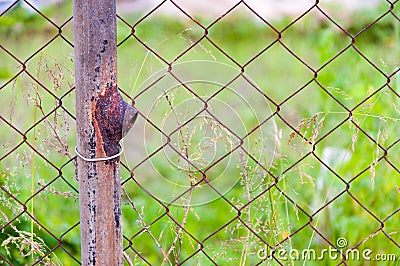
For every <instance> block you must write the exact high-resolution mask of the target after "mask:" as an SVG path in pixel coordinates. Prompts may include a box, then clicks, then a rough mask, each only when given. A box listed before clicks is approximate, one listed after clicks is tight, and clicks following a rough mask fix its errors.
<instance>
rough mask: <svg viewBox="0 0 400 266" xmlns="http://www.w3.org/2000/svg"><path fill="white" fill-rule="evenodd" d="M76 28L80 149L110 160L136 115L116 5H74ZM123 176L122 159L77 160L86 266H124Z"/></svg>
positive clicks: (102, 2)
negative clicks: (127, 98) (122, 82)
mask: <svg viewBox="0 0 400 266" xmlns="http://www.w3.org/2000/svg"><path fill="white" fill-rule="evenodd" d="M74 28H75V81H76V120H77V121H76V123H77V137H78V140H77V146H78V150H79V152H80V153H81V154H82V155H83V156H84V157H86V158H92V159H93V158H104V157H109V156H112V155H115V154H117V153H118V151H119V145H118V144H119V141H120V140H121V138H122V137H123V136H124V134H125V133H126V130H128V129H129V128H128V127H130V126H132V124H133V123H134V121H135V119H136V115H137V112H136V110H135V109H134V108H133V107H132V106H130V105H129V104H127V103H126V102H124V101H123V99H122V97H121V95H120V94H119V92H118V86H117V59H116V58H117V50H116V49H117V47H116V3H115V0H114V1H107V0H100V1H85V0H74ZM124 127H125V129H124ZM119 173H120V169H119V158H115V159H112V160H107V161H98V162H88V161H85V160H83V159H81V158H79V159H78V179H79V201H80V211H81V224H80V227H81V244H82V246H81V251H82V256H81V257H82V265H123V252H122V228H121V193H120V185H121V184H120V176H119Z"/></svg>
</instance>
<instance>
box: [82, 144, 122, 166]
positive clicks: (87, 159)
mask: <svg viewBox="0 0 400 266" xmlns="http://www.w3.org/2000/svg"><path fill="white" fill-rule="evenodd" d="M118 145H119V152H118V153H117V154H115V155H113V156H109V157H103V158H86V157H85V156H83V155H82V154H80V153H79V152H78V146H75V153H76V155H78V156H79V157H80V158H81V159H82V160H84V161H86V162H101V161H108V160H111V159H114V158H117V157H119V156H121V154H122V153H123V152H124V147H122V145H121V144H120V143H119V144H118Z"/></svg>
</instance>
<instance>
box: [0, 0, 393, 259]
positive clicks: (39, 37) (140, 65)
mask: <svg viewBox="0 0 400 266" xmlns="http://www.w3.org/2000/svg"><path fill="white" fill-rule="evenodd" d="M249 2H251V1H249ZM249 2H248V1H237V3H236V4H233V5H232V6H230V7H229V8H227V9H226V10H225V12H224V13H223V14H220V15H218V16H215V18H214V17H213V16H211V15H210V16H202V17H200V16H199V17H197V16H194V15H192V14H191V13H190V12H189V11H187V9H186V8H185V6H184V5H182V4H180V2H179V1H160V3H159V4H158V5H156V6H154V7H152V8H151V9H149V10H147V11H146V12H144V13H143V14H141V15H140V16H139V15H132V14H128V13H125V12H122V13H120V14H119V15H118V57H119V59H118V60H119V61H118V68H119V81H120V82H119V85H120V90H121V93H122V94H123V95H124V97H125V99H126V100H128V101H132V102H133V103H134V105H135V107H136V108H137V109H138V111H139V118H138V121H137V124H136V125H135V126H134V128H133V129H132V131H131V132H130V133H129V134H128V135H127V136H126V137H125V139H124V140H123V146H124V149H125V153H124V156H123V158H121V164H122V166H121V180H122V197H123V208H122V212H123V218H122V220H123V232H124V243H123V248H124V259H125V263H126V265H160V264H165V265H181V264H185V265H194V264H197V265H211V264H213V265H219V264H221V265H224V264H226V263H234V264H235V265H236V264H237V265H260V264H266V265H285V264H287V263H288V262H290V263H303V261H306V260H308V261H309V262H310V263H321V261H324V262H326V263H327V265H330V264H332V265H340V264H342V265H353V264H358V263H360V262H359V261H358V260H360V259H361V260H363V259H364V260H366V257H365V256H364V255H365V250H371V252H370V253H368V254H367V255H368V258H369V259H370V260H375V261H376V260H378V257H377V255H379V256H380V257H379V258H380V260H382V261H383V260H386V261H387V262H388V263H393V265H395V264H396V262H395V260H396V259H398V258H399V256H400V255H399V253H398V252H399V247H400V238H399V226H398V222H397V221H398V218H399V210H400V208H399V193H400V188H399V181H400V171H399V168H398V167H399V165H398V162H399V159H400V158H399V154H400V153H399V145H400V144H399V141H400V138H399V135H400V134H399V133H400V132H399V129H400V127H399V119H400V118H399V113H400V111H399V110H400V108H399V103H400V96H399V88H400V82H399V79H398V76H399V63H398V58H399V56H400V54H399V53H400V46H399V41H400V40H399V38H400V37H399V36H400V24H399V22H400V18H399V16H400V13H399V10H400V4H399V3H398V1H389V0H387V1H381V2H382V3H381V5H380V6H379V8H378V7H377V8H376V9H374V10H373V11H365V12H362V13H357V14H358V15H357V16H356V17H347V18H341V17H340V16H338V14H335V13H331V12H329V11H328V9H325V8H324V7H323V6H321V4H320V3H319V2H320V1H316V2H315V3H312V4H308V5H307V8H305V9H304V10H303V11H301V14H300V15H296V16H286V17H285V18H282V19H281V20H279V21H275V20H268V19H265V18H264V17H263V16H262V15H259V13H258V11H259V10H257V9H256V8H255V7H254V6H253V5H252V4H251V3H249ZM57 5H58V6H56V7H51V8H50V7H49V8H46V7H42V8H38V7H36V6H35V5H34V4H33V2H30V1H15V2H12V1H10V2H6V4H3V3H2V11H1V14H0V22H1V36H2V37H1V39H0V54H1V62H0V95H1V97H0V101H1V105H2V106H1V108H0V128H1V131H0V134H1V144H2V149H1V153H0V188H1V190H0V191H1V192H0V195H1V208H0V212H1V213H0V217H1V218H0V221H1V223H0V228H1V233H0V242H1V248H0V261H2V264H4V265H26V264H29V265H79V264H80V242H79V241H80V237H79V200H78V199H79V197H78V182H77V180H76V176H75V169H76V156H75V154H74V147H75V143H76V140H75V121H74V120H75V106H74V105H75V94H74V81H73V43H74V40H73V17H72V16H71V14H72V5H71V3H69V2H68V3H58V4H57ZM4 6H5V7H4ZM21 6H23V7H24V8H22V7H21ZM166 6H168V8H169V9H173V10H175V13H179V14H180V15H179V18H178V19H176V20H173V19H171V18H166V17H164V16H157V14H158V13H160V12H161V10H162V9H164V8H166ZM210 8H212V7H210ZM122 11H123V10H122ZM243 14H245V16H243ZM349 21H350V22H349ZM329 249H333V250H334V251H335V252H334V253H335V254H336V255H335V256H328V255H327V253H324V250H325V251H327V250H329ZM356 251H358V252H359V253H357V252H356ZM324 254H326V255H325V256H324ZM355 254H356V255H357V254H358V255H359V257H358V259H357V257H354V256H355ZM360 254H361V255H360ZM363 256H364V257H363ZM396 256H397V257H396ZM360 257H361V258H360ZM371 265H374V264H371ZM388 265H390V264H388Z"/></svg>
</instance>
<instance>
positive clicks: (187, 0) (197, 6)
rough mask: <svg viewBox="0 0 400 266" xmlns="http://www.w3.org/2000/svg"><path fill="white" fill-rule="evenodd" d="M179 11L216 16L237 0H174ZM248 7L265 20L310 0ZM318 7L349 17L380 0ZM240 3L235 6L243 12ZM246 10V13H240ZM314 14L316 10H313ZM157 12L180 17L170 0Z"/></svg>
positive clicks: (133, 4)
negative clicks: (239, 6)
mask: <svg viewBox="0 0 400 266" xmlns="http://www.w3.org/2000/svg"><path fill="white" fill-rule="evenodd" d="M161 2H162V1H160V0H133V1H132V0H118V1H117V3H118V11H119V12H120V13H130V12H146V11H147V12H148V11H150V10H152V9H153V8H154V7H156V6H157V5H158V4H159V3H161ZM174 2H175V3H176V4H177V5H179V6H180V7H181V8H182V9H183V10H185V11H186V12H188V13H189V14H190V15H192V16H204V15H207V16H213V17H218V16H220V15H222V14H224V13H225V12H226V11H227V10H229V9H230V8H231V7H232V6H234V5H235V3H237V2H238V1H237V0H201V1H196V0H175V1H174ZM245 2H246V3H247V4H248V5H249V6H250V7H251V8H253V9H254V10H256V11H257V13H258V14H259V15H261V16H262V17H263V18H265V19H280V18H282V17H284V16H291V17H293V16H294V17H295V16H298V15H300V14H302V13H304V12H305V11H307V10H308V9H309V8H311V7H312V6H313V5H314V3H315V1H314V0H247V1H245ZM319 2H320V4H319V6H320V7H321V8H323V9H324V10H325V11H327V12H328V13H330V14H335V15H337V16H340V17H341V18H343V17H347V18H350V17H351V14H352V13H353V11H355V10H361V9H368V8H374V7H376V6H377V5H378V4H379V3H380V2H384V1H382V0H321V1H319ZM244 9H245V8H244V5H242V7H241V8H239V9H238V11H237V12H238V13H239V12H243V11H245V10H244ZM243 13H247V14H248V12H243ZM316 13H318V12H316ZM157 14H163V15H173V16H182V12H181V11H180V10H179V9H178V8H177V7H175V6H174V5H173V4H171V3H170V1H167V2H165V3H164V4H163V5H162V6H161V7H160V8H159V10H158V11H157Z"/></svg>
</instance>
